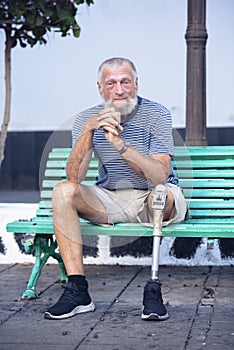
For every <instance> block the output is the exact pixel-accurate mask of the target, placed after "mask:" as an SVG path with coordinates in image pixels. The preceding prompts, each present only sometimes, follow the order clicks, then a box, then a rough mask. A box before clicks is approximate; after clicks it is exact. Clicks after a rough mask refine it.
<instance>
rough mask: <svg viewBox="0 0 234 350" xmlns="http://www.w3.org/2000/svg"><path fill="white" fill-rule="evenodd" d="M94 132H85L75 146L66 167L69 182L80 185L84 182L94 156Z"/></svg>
mask: <svg viewBox="0 0 234 350" xmlns="http://www.w3.org/2000/svg"><path fill="white" fill-rule="evenodd" d="M92 142H93V131H91V130H90V131H85V132H83V134H81V136H80V137H79V139H78V141H77V143H76V144H75V146H74V148H73V150H72V152H71V154H70V156H69V158H68V160H67V165H66V175H67V180H68V181H71V182H74V183H80V182H82V181H83V180H84V178H85V176H86V172H87V169H88V166H89V162H90V159H91V156H92Z"/></svg>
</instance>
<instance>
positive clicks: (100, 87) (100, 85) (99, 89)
mask: <svg viewBox="0 0 234 350" xmlns="http://www.w3.org/2000/svg"><path fill="white" fill-rule="evenodd" d="M97 86H98V91H99V94H100V95H101V96H103V88H102V84H101V83H99V81H98V82H97Z"/></svg>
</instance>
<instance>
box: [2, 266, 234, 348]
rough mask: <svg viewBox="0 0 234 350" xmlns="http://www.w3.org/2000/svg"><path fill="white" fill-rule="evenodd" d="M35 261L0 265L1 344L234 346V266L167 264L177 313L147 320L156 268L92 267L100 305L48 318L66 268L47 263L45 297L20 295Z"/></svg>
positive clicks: (166, 289)
mask: <svg viewBox="0 0 234 350" xmlns="http://www.w3.org/2000/svg"><path fill="white" fill-rule="evenodd" d="M31 268H32V266H26V265H21V264H14V265H0V285H1V289H0V310H1V325H0V349H1V350H13V349H14V350H15V349H18V350H29V349H30V350H39V349H42V348H43V349H45V350H47V349H48V350H55V349H57V350H60V349H61V350H62V349H66V350H67V349H68V350H70V349H71V350H76V349H79V350H94V349H95V350H138V349H139V350H140V349H157V350H170V349H173V350H174V349H175V350H203V349H207V350H221V349H222V350H231V349H233V348H234V322H233V319H234V301H233V296H234V272H233V267H228V266H223V267H208V266H206V267H178V266H171V267H165V266H161V267H160V280H161V281H162V283H163V284H162V291H163V298H164V302H165V304H166V305H167V309H168V312H169V315H170V318H169V319H168V320H166V321H163V322H146V321H142V320H141V318H140V315H141V308H142V297H143V288H144V285H145V283H146V281H147V279H148V278H149V277H150V268H149V267H141V266H124V267H121V266H100V265H98V266H86V275H87V278H88V281H89V285H90V293H91V295H92V297H93V299H94V302H95V304H96V311H95V312H91V313H87V314H83V315H77V316H76V317H73V318H70V319H67V320H60V321H54V320H45V319H44V318H43V312H44V310H45V309H46V308H47V307H48V306H49V305H52V304H53V303H54V302H55V301H56V300H57V299H58V298H59V296H60V295H61V292H62V289H61V284H59V283H56V280H57V278H58V276H59V269H58V266H57V265H56V264H52V265H46V266H45V268H44V269H43V272H42V275H41V277H40V279H39V281H38V292H39V294H40V297H39V298H38V299H36V300H32V301H19V297H20V295H21V294H22V292H23V290H24V288H25V285H26V282H27V279H28V277H29V275H30V272H31Z"/></svg>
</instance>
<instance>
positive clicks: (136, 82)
mask: <svg viewBox="0 0 234 350" xmlns="http://www.w3.org/2000/svg"><path fill="white" fill-rule="evenodd" d="M135 86H136V89H137V90H138V78H136V80H135Z"/></svg>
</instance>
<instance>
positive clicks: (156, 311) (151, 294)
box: [141, 185, 169, 321]
mask: <svg viewBox="0 0 234 350" xmlns="http://www.w3.org/2000/svg"><path fill="white" fill-rule="evenodd" d="M166 198H167V191H166V188H165V186H163V185H158V186H156V188H155V189H154V195H153V202H152V208H153V210H154V226H153V251H152V266H151V279H150V280H149V281H148V282H147V283H146V285H145V287H144V297H143V309H142V315H141V318H142V319H143V320H153V321H163V320H166V319H167V318H168V317H169V316H168V313H167V310H166V308H165V306H164V305H163V299H162V293H161V283H160V282H159V280H158V270H159V248H160V240H161V237H162V222H163V210H164V207H165V203H166Z"/></svg>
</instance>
